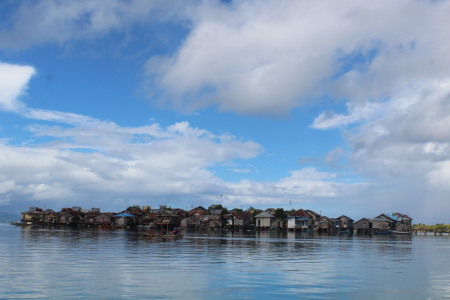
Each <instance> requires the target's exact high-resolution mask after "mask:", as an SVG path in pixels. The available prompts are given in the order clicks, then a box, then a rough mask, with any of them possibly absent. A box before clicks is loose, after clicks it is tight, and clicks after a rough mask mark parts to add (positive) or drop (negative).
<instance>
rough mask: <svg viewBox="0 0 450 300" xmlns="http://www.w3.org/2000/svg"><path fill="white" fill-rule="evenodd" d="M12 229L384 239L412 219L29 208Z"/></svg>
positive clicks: (217, 209) (217, 208)
mask: <svg viewBox="0 0 450 300" xmlns="http://www.w3.org/2000/svg"><path fill="white" fill-rule="evenodd" d="M14 225H23V226H27V225H38V226H72V227H100V228H127V229H151V230H173V229H174V228H180V229H194V230H212V229H225V230H242V231H244V230H245V231H248V230H277V231H287V230H290V231H302V232H318V233H329V234H340V233H355V234H385V233H411V232H412V218H410V217H409V216H407V215H405V214H401V213H397V212H396V213H392V214H387V213H382V214H379V215H376V216H374V217H372V218H362V219H359V220H357V221H355V220H353V219H352V218H350V217H348V216H345V215H341V216H339V217H335V218H333V217H328V216H323V215H320V214H318V213H317V212H314V211H312V210H304V209H297V210H295V209H291V210H284V209H283V208H276V209H275V208H269V209H266V210H264V211H263V210H260V209H256V208H253V207H250V208H248V209H247V210H242V209H237V208H235V209H232V210H228V209H226V208H224V207H223V206H222V205H220V204H217V205H211V206H210V207H208V208H205V207H202V206H198V207H195V208H192V209H191V210H184V209H180V208H170V207H167V206H163V205H161V206H160V207H159V208H157V209H155V208H152V207H150V206H144V207H140V206H130V207H128V208H127V209H126V210H123V211H121V212H117V213H113V212H102V211H100V209H99V208H91V209H83V208H81V207H71V208H63V209H61V211H59V212H56V211H54V210H52V209H41V208H39V207H30V208H29V209H28V210H27V211H24V212H22V213H21V220H20V221H18V222H16V223H14Z"/></svg>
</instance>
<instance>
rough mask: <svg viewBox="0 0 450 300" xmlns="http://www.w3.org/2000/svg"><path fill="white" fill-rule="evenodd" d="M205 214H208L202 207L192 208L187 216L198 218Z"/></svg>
mask: <svg viewBox="0 0 450 300" xmlns="http://www.w3.org/2000/svg"><path fill="white" fill-rule="evenodd" d="M207 212H208V210H207V209H206V208H204V207H203V206H197V207H196V208H193V209H191V210H190V211H188V214H189V216H196V217H200V216H202V215H204V214H206V213H207Z"/></svg>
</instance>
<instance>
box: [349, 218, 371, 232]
mask: <svg viewBox="0 0 450 300" xmlns="http://www.w3.org/2000/svg"><path fill="white" fill-rule="evenodd" d="M353 227H354V229H355V231H356V233H359V234H370V233H371V232H372V220H369V219H366V218H362V219H359V220H358V221H356V222H355V223H354V224H353Z"/></svg>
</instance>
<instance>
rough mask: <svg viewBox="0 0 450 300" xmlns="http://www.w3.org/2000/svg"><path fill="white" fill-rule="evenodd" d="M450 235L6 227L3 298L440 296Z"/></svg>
mask: <svg viewBox="0 0 450 300" xmlns="http://www.w3.org/2000/svg"><path fill="white" fill-rule="evenodd" d="M448 241H449V240H448V239H443V238H440V239H439V238H417V237H411V236H354V235H340V236H330V235H316V234H310V233H299V232H297V233H294V232H288V233H282V232H281V233H279V232H206V233H205V232H188V233H185V235H184V237H183V238H182V239H166V240H163V239H161V238H158V237H154V238H150V237H146V236H142V235H141V234H140V233H139V232H133V231H122V230H116V231H111V230H100V229H83V230H77V229H61V228H60V229H58V228H54V229H50V228H33V227H23V228H20V227H13V226H9V227H6V226H0V242H1V243H0V270H2V272H1V275H0V298H17V297H19V296H20V297H25V298H33V297H36V298H61V297H65V298H95V299H98V298H108V299H113V298H149V297H150V298H170V299H176V298H195V299H202V298H203V299H211V298H257V297H264V298H281V297H283V298H298V297H299V295H301V298H308V299H311V298H317V299H325V298H395V297H398V298H419V299H420V298H433V297H436V298H439V297H438V296H441V295H443V294H444V293H447V292H448V290H446V288H444V287H443V286H449V285H450V284H449V283H450V278H449V276H448V274H449V273H450V272H449V269H448V267H447V266H446V264H442V261H446V260H448V259H449V258H450V255H449V254H448V253H450V251H448V250H449V244H448Z"/></svg>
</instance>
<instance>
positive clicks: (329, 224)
mask: <svg viewBox="0 0 450 300" xmlns="http://www.w3.org/2000/svg"><path fill="white" fill-rule="evenodd" d="M332 229H333V220H332V219H330V218H328V217H326V216H322V217H320V218H319V220H318V221H317V231H318V232H328V233H329V232H331V231H332Z"/></svg>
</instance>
